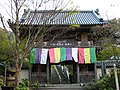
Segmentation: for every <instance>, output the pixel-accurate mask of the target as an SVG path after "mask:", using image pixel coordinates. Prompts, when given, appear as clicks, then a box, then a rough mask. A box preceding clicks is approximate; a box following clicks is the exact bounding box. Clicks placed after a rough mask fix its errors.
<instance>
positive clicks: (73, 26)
mask: <svg viewBox="0 0 120 90" xmlns="http://www.w3.org/2000/svg"><path fill="white" fill-rule="evenodd" d="M79 27H80V25H77V24H72V25H71V26H70V28H71V29H72V30H75V29H76V28H79Z"/></svg>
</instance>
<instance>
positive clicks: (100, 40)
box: [92, 19, 120, 60]
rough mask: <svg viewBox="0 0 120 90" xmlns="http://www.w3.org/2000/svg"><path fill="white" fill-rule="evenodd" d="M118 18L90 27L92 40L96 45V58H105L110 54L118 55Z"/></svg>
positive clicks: (119, 54)
mask: <svg viewBox="0 0 120 90" xmlns="http://www.w3.org/2000/svg"><path fill="white" fill-rule="evenodd" d="M119 33H120V19H113V20H110V21H108V24H107V25H104V26H102V27H101V26H96V27H93V28H92V34H93V41H94V44H95V45H96V46H97V47H98V48H97V50H98V52H97V56H98V60H106V59H109V58H110V57H112V56H120V49H119V44H120V42H119V40H120V37H119Z"/></svg>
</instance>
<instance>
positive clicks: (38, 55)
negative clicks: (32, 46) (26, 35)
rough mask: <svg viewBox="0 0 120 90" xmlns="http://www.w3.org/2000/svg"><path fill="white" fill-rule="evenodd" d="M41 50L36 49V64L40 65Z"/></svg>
mask: <svg viewBox="0 0 120 90" xmlns="http://www.w3.org/2000/svg"><path fill="white" fill-rule="evenodd" d="M41 51H42V50H41V49H40V48H36V63H37V64H39V63H40V62H41Z"/></svg>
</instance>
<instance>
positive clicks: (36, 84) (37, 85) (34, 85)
mask: <svg viewBox="0 0 120 90" xmlns="http://www.w3.org/2000/svg"><path fill="white" fill-rule="evenodd" d="M32 86H33V88H39V87H40V83H39V82H36V83H34V84H33V85H32Z"/></svg>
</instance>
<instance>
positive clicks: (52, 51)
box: [49, 48, 55, 63]
mask: <svg viewBox="0 0 120 90" xmlns="http://www.w3.org/2000/svg"><path fill="white" fill-rule="evenodd" d="M49 57H50V63H55V58H54V48H50V49H49Z"/></svg>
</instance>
